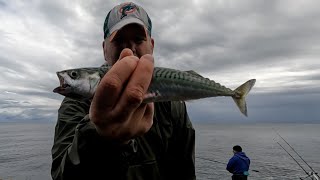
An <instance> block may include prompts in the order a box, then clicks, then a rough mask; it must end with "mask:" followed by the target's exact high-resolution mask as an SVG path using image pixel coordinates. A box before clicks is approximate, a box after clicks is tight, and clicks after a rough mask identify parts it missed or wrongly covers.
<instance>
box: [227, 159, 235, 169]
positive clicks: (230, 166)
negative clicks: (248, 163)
mask: <svg viewBox="0 0 320 180" xmlns="http://www.w3.org/2000/svg"><path fill="white" fill-rule="evenodd" d="M226 169H227V170H228V171H229V172H230V173H233V171H234V158H233V157H232V158H231V159H230V160H229V162H228V164H227V168H226Z"/></svg>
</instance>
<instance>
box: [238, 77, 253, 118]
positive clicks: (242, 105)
mask: <svg viewBox="0 0 320 180" xmlns="http://www.w3.org/2000/svg"><path fill="white" fill-rule="evenodd" d="M255 82H256V80H255V79H250V80H249V81H247V82H245V83H243V84H242V85H241V86H239V87H238V88H237V89H235V90H234V92H235V94H236V95H235V96H232V99H233V100H234V102H235V103H236V104H237V106H238V108H239V110H240V111H241V113H242V114H244V115H245V116H248V112H247V111H248V110H247V103H246V96H247V94H248V93H249V92H250V90H251V89H252V87H253V86H254V84H255Z"/></svg>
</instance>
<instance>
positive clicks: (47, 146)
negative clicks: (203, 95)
mask: <svg viewBox="0 0 320 180" xmlns="http://www.w3.org/2000/svg"><path fill="white" fill-rule="evenodd" d="M54 127H55V123H52V122H50V123H49V122H47V123H44V122H41V123H38V122H37V123H35V122H29V123H25V122H23V123H22V122H16V123H4V122H2V123H0V180H50V179H51V176H50V168H51V147H52V143H53V135H54ZM194 128H195V130H196V148H195V150H196V154H195V163H196V175H197V179H198V180H209V179H213V180H230V179H231V174H230V173H229V172H228V171H227V170H226V164H227V162H228V161H229V159H230V158H231V157H232V155H233V153H232V147H233V146H234V145H240V146H241V147H242V148H243V152H245V153H246V154H247V156H248V157H249V158H250V159H251V165H250V170H249V173H250V175H249V178H248V179H257V180H271V179H276V180H295V179H297V180H298V179H300V178H306V177H307V174H306V172H311V169H310V168H309V166H310V167H311V168H312V169H313V170H314V171H315V172H319V173H320V124H298V123H297V124H290V123H288V124H281V123H274V124H231V123H229V124H215V123H194ZM277 133H279V134H280V135H281V137H282V138H283V139H284V140H286V142H287V143H288V144H289V145H290V146H289V145H288V144H287V143H286V142H285V141H284V140H283V139H282V138H280V136H279V135H277ZM278 143H279V144H280V145H281V146H282V147H283V148H282V147H281V146H280V145H279V144H278ZM291 147H292V148H291ZM286 151H287V152H286ZM295 152H297V154H296V153H295ZM288 153H289V154H290V155H289V154H288ZM291 156H292V157H291ZM299 156H300V157H302V159H303V160H304V161H305V162H306V163H307V164H306V163H304V161H303V160H301V159H300V158H299ZM296 161H297V162H296ZM300 166H301V167H300ZM305 171H306V172H305Z"/></svg>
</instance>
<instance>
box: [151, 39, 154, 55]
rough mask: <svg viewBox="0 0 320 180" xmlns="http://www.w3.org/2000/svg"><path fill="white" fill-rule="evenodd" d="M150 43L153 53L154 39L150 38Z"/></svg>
mask: <svg viewBox="0 0 320 180" xmlns="http://www.w3.org/2000/svg"><path fill="white" fill-rule="evenodd" d="M151 45H152V54H153V49H154V39H153V38H151Z"/></svg>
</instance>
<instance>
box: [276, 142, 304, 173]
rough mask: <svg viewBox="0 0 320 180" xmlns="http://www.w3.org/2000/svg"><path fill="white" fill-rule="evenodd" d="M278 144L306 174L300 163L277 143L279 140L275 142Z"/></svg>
mask: <svg viewBox="0 0 320 180" xmlns="http://www.w3.org/2000/svg"><path fill="white" fill-rule="evenodd" d="M277 143H278V144H279V146H280V147H281V148H282V149H283V150H285V151H286V152H287V154H288V155H289V156H290V157H291V158H292V159H293V160H294V161H295V162H296V163H297V164H298V165H299V166H300V168H301V169H302V170H303V171H304V172H305V173H306V174H308V172H307V171H306V170H305V169H304V168H303V167H302V166H301V164H300V163H299V162H298V161H297V160H296V159H295V158H294V157H293V156H292V155H291V154H290V153H289V152H288V151H287V150H286V149H285V148H284V147H283V146H282V145H281V144H280V143H279V142H277Z"/></svg>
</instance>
